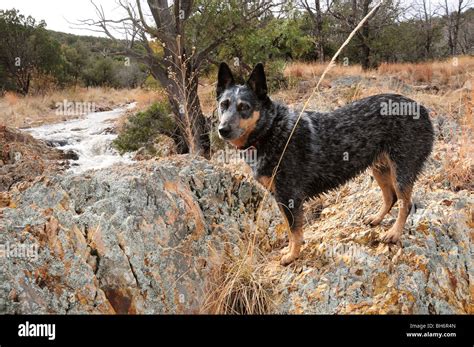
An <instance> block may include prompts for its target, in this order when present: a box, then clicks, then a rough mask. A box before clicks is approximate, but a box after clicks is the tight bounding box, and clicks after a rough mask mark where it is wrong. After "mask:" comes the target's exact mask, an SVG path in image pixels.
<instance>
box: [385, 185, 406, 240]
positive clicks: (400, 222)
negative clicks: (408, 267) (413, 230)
mask: <svg viewBox="0 0 474 347" xmlns="http://www.w3.org/2000/svg"><path fill="white" fill-rule="evenodd" d="M412 190H413V186H409V187H406V188H405V190H404V191H403V192H402V191H400V190H399V189H398V188H397V185H395V191H396V193H397V197H398V201H399V210H398V217H397V220H396V221H395V224H394V225H393V226H392V227H391V228H390V229H389V230H388V231H386V232H385V233H384V234H383V235H382V241H383V242H386V243H397V242H398V241H400V237H401V236H402V233H403V227H404V226H405V223H406V221H407V217H408V215H409V213H410V208H411V193H412Z"/></svg>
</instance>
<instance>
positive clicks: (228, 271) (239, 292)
mask: <svg viewBox="0 0 474 347" xmlns="http://www.w3.org/2000/svg"><path fill="white" fill-rule="evenodd" d="M249 234H250V233H247V236H249ZM210 251H211V253H213V254H217V253H218V252H217V251H216V250H215V249H214V248H213V247H212V246H210ZM225 253H226V254H225V255H224V256H222V255H221V256H217V257H215V258H217V259H220V261H219V264H214V265H215V266H214V270H213V272H212V273H211V278H210V280H209V288H208V289H207V295H206V297H205V300H204V303H203V305H202V308H201V309H202V313H208V314H209V313H210V314H268V313H270V312H272V308H273V300H272V294H273V291H272V281H271V278H270V277H269V276H268V275H266V272H265V271H264V267H265V266H264V265H265V264H266V263H267V261H268V260H267V259H265V256H264V254H263V253H262V252H261V251H260V250H259V249H258V248H257V247H256V244H255V238H254V237H253V236H250V237H247V238H245V237H244V238H243V240H242V242H241V243H240V245H239V246H236V245H235V246H234V247H233V248H231V249H229V250H227V251H226V252H225Z"/></svg>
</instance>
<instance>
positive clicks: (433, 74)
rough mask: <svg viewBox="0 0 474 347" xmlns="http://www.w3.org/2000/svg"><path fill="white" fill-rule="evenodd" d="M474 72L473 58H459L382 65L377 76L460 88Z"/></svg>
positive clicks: (412, 82)
mask: <svg viewBox="0 0 474 347" xmlns="http://www.w3.org/2000/svg"><path fill="white" fill-rule="evenodd" d="M472 70H474V57H471V56H460V57H452V58H449V59H447V60H442V61H433V62H422V63H414V64H413V63H382V64H380V66H379V67H378V69H377V72H378V74H379V75H396V76H397V77H399V78H401V79H402V80H404V81H405V82H407V83H411V84H416V83H434V84H438V85H440V86H446V87H451V88H460V87H462V86H463V84H464V83H465V82H466V80H467V78H468V77H467V76H468V72H469V71H472Z"/></svg>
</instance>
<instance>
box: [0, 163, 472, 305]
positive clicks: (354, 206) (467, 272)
mask: <svg viewBox="0 0 474 347" xmlns="http://www.w3.org/2000/svg"><path fill="white" fill-rule="evenodd" d="M239 165H240V164H234V166H236V167H235V168H233V169H232V170H224V169H223V168H221V167H220V166H222V165H219V164H216V163H214V164H213V163H211V162H209V161H206V160H204V159H199V158H194V157H192V156H189V155H187V156H174V157H171V158H167V159H161V160H158V161H143V162H139V163H134V164H133V165H129V166H127V165H121V166H114V167H112V168H109V169H104V170H100V171H89V172H86V173H85V174H84V175H82V176H79V175H72V174H68V175H63V176H59V175H56V176H55V175H53V176H47V177H40V178H37V179H36V181H35V182H33V183H32V184H28V185H26V186H22V185H15V186H14V189H13V190H11V191H10V192H9V193H8V195H4V196H0V245H10V246H16V247H17V248H20V245H30V246H31V245H37V247H38V254H37V258H34V257H25V256H23V257H14V256H13V257H2V258H1V261H2V266H1V268H0V270H1V271H0V312H1V313H198V312H207V311H206V310H205V305H204V306H203V304H204V303H205V301H206V298H207V295H208V294H209V291H208V288H209V287H213V288H215V286H214V283H212V281H213V280H214V279H215V278H216V277H215V276H213V271H214V269H222V268H226V267H220V266H219V265H221V264H222V262H224V261H229V259H232V257H230V258H229V257H227V256H226V255H227V254H229V253H230V252H233V250H234V249H235V247H237V245H238V246H239V247H240V246H241V243H242V242H244V241H243V240H244V239H245V238H244V237H243V236H244V235H248V234H245V233H246V232H248V231H249V230H253V229H255V228H254V227H253V226H254V224H255V221H256V214H257V207H258V205H259V203H260V201H261V200H262V196H263V194H264V193H263V191H262V188H261V187H260V186H259V185H258V184H256V183H255V182H254V181H253V180H251V179H248V178H247V174H246V173H245V172H239ZM423 180H424V179H422V180H421V182H420V184H419V185H418V186H416V188H415V192H414V201H415V203H416V208H414V209H413V211H412V213H411V214H410V217H409V219H408V222H407V224H406V227H405V232H404V234H403V236H402V239H401V245H392V246H388V245H385V244H383V243H380V242H379V235H380V234H381V233H382V232H383V231H384V230H386V229H387V228H389V227H390V225H391V224H392V223H393V222H394V220H395V216H396V212H397V211H396V210H397V209H396V208H395V209H394V211H392V213H391V216H390V215H389V216H387V217H386V219H385V220H384V221H383V222H382V224H381V225H380V226H377V227H375V228H371V227H368V226H365V225H364V224H363V223H362V219H363V216H364V215H365V214H367V213H371V212H374V211H375V210H376V209H378V208H379V204H380V203H381V201H380V200H381V194H380V191H379V190H378V188H377V185H376V184H375V183H374V182H372V181H371V180H370V176H368V175H362V176H360V177H358V178H357V179H356V180H354V181H351V182H349V183H348V184H346V185H344V186H343V187H341V189H339V190H337V191H334V192H331V193H329V194H327V195H325V196H324V198H323V199H319V200H318V201H313V202H311V203H310V206H309V207H315V206H314V205H317V206H316V208H309V209H308V213H307V214H306V217H307V223H306V225H305V239H306V243H305V245H304V246H303V250H302V254H301V257H300V259H298V260H297V261H295V262H294V263H293V264H291V265H289V266H288V267H282V266H280V265H279V257H280V249H281V248H282V246H283V245H284V240H285V235H284V228H283V224H282V223H281V216H280V213H279V210H278V208H277V206H276V204H275V202H274V200H273V199H272V198H270V199H269V200H268V201H267V202H266V204H265V206H264V208H263V209H262V211H263V214H262V218H261V220H260V225H259V228H257V230H258V231H259V234H258V238H259V242H258V245H259V247H260V248H261V253H263V254H264V256H263V257H260V258H259V261H261V262H263V263H261V264H257V265H258V266H257V265H255V269H258V271H261V273H262V281H267V280H268V281H269V282H265V284H269V286H270V288H271V289H272V293H271V295H272V300H271V301H272V302H271V304H269V305H268V310H269V313H318V314H353V313H360V314H369V313H374V314H379V313H400V314H412V313H413V314H427V313H433V314H447V313H469V314H472V313H474V306H473V302H472V297H473V293H474V285H473V283H474V282H473V280H474V273H473V268H472V252H473V245H472V238H473V227H474V222H473V217H474V210H473V197H472V194H470V193H469V192H468V191H467V190H463V191H459V192H456V193H454V192H450V191H447V190H442V189H437V188H432V187H430V186H429V184H428V183H426V182H424V181H423ZM311 204H313V205H311ZM313 210H314V211H313ZM315 211H316V212H315ZM313 214H314V215H316V216H319V215H320V218H319V219H317V220H314V218H313ZM227 268H228V267H227ZM255 275H258V274H255V273H253V276H255ZM221 277H222V276H221ZM224 277H225V276H224ZM242 283H244V282H242ZM203 307H204V308H203Z"/></svg>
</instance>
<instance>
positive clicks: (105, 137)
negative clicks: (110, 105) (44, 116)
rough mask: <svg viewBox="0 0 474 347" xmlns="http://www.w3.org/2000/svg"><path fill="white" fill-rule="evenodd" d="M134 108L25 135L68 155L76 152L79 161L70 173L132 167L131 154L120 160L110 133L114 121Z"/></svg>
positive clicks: (76, 161) (45, 128) (88, 117)
mask: <svg viewBox="0 0 474 347" xmlns="http://www.w3.org/2000/svg"><path fill="white" fill-rule="evenodd" d="M133 107H135V104H129V105H127V106H125V107H121V108H117V109H114V110H112V111H106V112H94V113H90V114H88V115H86V116H85V117H84V118H81V119H74V120H70V121H66V122H62V123H56V124H48V125H43V126H40V127H36V128H30V129H25V131H27V132H29V133H30V134H31V135H32V136H33V137H35V138H37V139H40V140H43V141H45V142H47V143H48V144H50V145H52V146H54V147H56V148H58V149H61V150H63V151H65V152H68V151H73V152H74V153H75V154H76V155H77V156H78V159H77V160H70V165H71V167H70V169H69V171H72V172H74V173H81V172H84V171H86V170H90V169H102V168H105V167H108V166H111V165H113V164H115V163H131V162H132V159H131V155H130V154H127V155H124V156H121V155H120V154H119V153H118V152H117V151H116V150H115V149H114V148H113V147H112V141H113V140H114V139H115V138H116V137H117V135H116V134H114V133H113V131H111V130H112V128H113V127H114V121H115V120H116V119H117V118H119V117H120V116H122V115H123V114H124V113H125V111H127V110H128V109H130V108H133Z"/></svg>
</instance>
